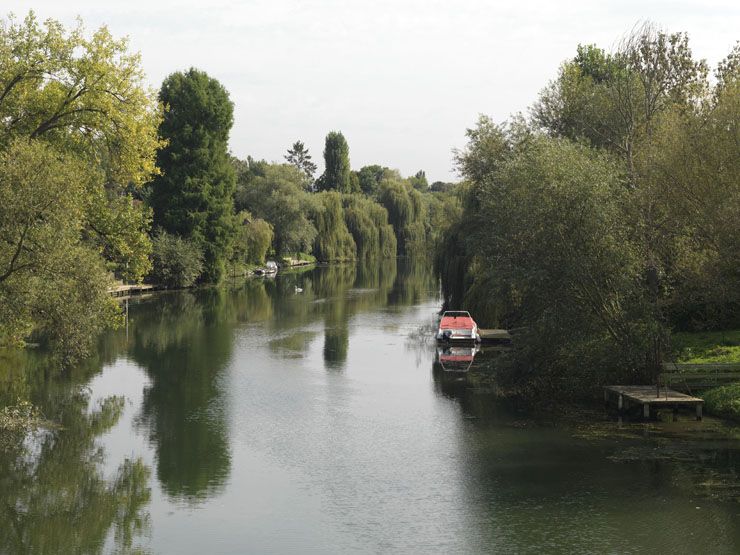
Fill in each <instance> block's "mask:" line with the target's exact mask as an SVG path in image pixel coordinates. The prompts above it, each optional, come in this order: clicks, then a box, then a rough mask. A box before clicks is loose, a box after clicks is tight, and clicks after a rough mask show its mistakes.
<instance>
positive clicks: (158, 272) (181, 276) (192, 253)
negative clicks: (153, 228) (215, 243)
mask: <svg viewBox="0 0 740 555" xmlns="http://www.w3.org/2000/svg"><path fill="white" fill-rule="evenodd" d="M153 243H154V249H153V251H152V259H153V264H152V266H153V268H152V273H151V279H152V280H153V281H154V282H155V283H157V284H159V285H164V286H165V287H190V286H191V285H193V284H194V283H195V281H196V280H197V279H198V276H200V274H201V273H202V272H203V252H202V251H201V250H200V249H199V248H198V246H197V245H196V244H194V243H193V242H192V241H191V240H189V239H183V238H182V237H178V236H177V235H171V234H169V233H167V232H166V231H162V230H160V231H159V232H157V234H156V235H155V236H154V241H153Z"/></svg>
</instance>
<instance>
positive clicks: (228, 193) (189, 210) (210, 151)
mask: <svg viewBox="0 0 740 555" xmlns="http://www.w3.org/2000/svg"><path fill="white" fill-rule="evenodd" d="M159 99H160V101H161V102H162V103H163V104H164V105H165V107H166V108H167V110H166V111H165V116H164V120H163V121H162V123H161V125H160V127H159V133H160V136H161V137H162V139H163V140H165V141H167V145H166V146H165V147H163V148H162V149H160V150H159V152H158V154H157V163H158V164H159V167H160V168H162V170H163V175H160V176H158V177H157V178H156V179H155V180H154V182H153V183H152V194H151V198H150V202H151V205H152V208H154V225H155V226H159V227H162V228H164V229H165V230H167V231H168V232H170V233H176V234H178V235H180V236H183V237H186V238H189V239H193V240H194V241H195V242H196V243H197V244H199V245H200V247H201V248H202V250H203V252H204V264H205V266H204V275H203V280H204V281H209V282H214V281H218V280H219V279H220V278H221V276H222V275H223V274H224V271H225V264H226V260H227V256H228V253H229V249H230V246H231V241H232V239H233V233H234V221H233V215H234V214H233V212H234V210H233V200H232V197H233V194H234V188H235V186H236V179H235V175H234V168H233V166H232V164H231V162H230V159H229V151H228V146H229V144H228V143H229V131H230V130H231V126H232V124H233V122H234V104H233V103H232V102H231V100H230V99H229V93H228V92H227V91H226V89H225V88H224V87H223V85H221V83H219V82H218V81H217V80H216V79H213V78H212V77H209V76H208V75H207V74H206V73H205V72H203V71H199V70H197V69H194V68H191V69H189V70H188V71H186V72H184V73H183V72H177V73H173V74H172V75H170V76H169V77H167V78H166V79H165V80H164V83H163V84H162V89H161V90H160V93H159Z"/></svg>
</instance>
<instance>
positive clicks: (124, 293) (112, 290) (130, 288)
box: [108, 283, 155, 297]
mask: <svg viewBox="0 0 740 555" xmlns="http://www.w3.org/2000/svg"><path fill="white" fill-rule="evenodd" d="M153 289H155V287H154V285H145V284H143V283H141V284H138V285H116V286H115V287H109V288H108V294H109V295H112V296H114V297H130V296H132V295H136V294H140V293H143V292H144V291H151V290H153Z"/></svg>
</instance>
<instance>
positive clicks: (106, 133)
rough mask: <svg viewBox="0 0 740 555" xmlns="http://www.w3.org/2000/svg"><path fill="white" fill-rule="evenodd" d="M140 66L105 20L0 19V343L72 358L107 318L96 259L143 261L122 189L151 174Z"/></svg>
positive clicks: (151, 142)
mask: <svg viewBox="0 0 740 555" xmlns="http://www.w3.org/2000/svg"><path fill="white" fill-rule="evenodd" d="M140 65H141V64H140V59H139V56H138V55H132V54H129V53H128V52H127V43H126V41H125V40H115V39H113V38H112V37H111V35H110V33H109V32H108V30H107V29H106V28H105V27H103V28H101V29H99V30H98V31H96V32H95V33H93V34H92V36H91V37H90V38H86V37H85V35H84V33H83V30H82V27H81V24H80V25H79V26H78V27H77V28H75V29H73V30H72V31H70V32H67V31H66V30H65V29H64V27H63V26H62V25H61V24H60V23H58V22H56V21H53V20H48V21H46V22H45V23H44V25H43V26H42V25H40V24H39V23H38V21H37V20H36V17H35V16H34V15H33V13H32V12H31V13H29V15H28V16H27V17H26V18H25V20H24V21H23V22H18V21H16V20H15V19H14V18H13V17H12V16H11V17H10V18H8V19H7V20H6V21H3V22H1V23H0V121H2V122H3V125H2V133H0V165H1V167H0V175H1V176H2V177H0V181H2V184H0V189H3V192H2V193H0V194H1V195H2V196H3V202H2V207H0V210H2V211H3V214H2V217H1V218H0V227H2V228H3V230H2V235H0V236H1V237H2V240H1V241H0V266H2V269H0V274H2V275H3V276H4V278H3V279H2V284H0V307H2V308H0V329H2V330H3V331H2V332H0V336H2V337H0V342H2V343H7V342H11V343H18V342H20V341H22V340H23V339H24V338H26V337H27V336H28V334H29V333H31V332H35V333H37V334H41V335H43V336H44V337H45V339H47V340H49V342H50V343H51V344H52V345H54V347H55V348H56V349H57V351H58V352H59V353H60V354H62V355H63V359H64V360H65V361H66V362H72V361H73V360H74V359H76V358H77V357H79V356H82V355H84V354H85V353H86V352H87V349H88V347H89V344H90V340H91V338H92V337H93V336H94V335H95V333H96V332H97V331H98V330H100V329H102V328H103V327H104V326H106V325H111V324H114V323H115V322H116V321H117V319H116V317H115V315H116V307H115V305H114V304H113V303H112V301H111V300H110V299H109V298H108V297H107V295H106V287H107V285H108V283H109V282H110V277H108V276H106V273H105V270H106V266H107V269H109V270H112V271H113V272H115V273H116V274H117V275H118V276H119V277H122V278H125V279H132V280H137V279H141V277H143V275H144V274H145V273H146V272H147V271H148V270H149V264H150V263H149V259H148V255H149V252H150V251H151V242H150V240H149V238H148V236H147V233H146V232H147V230H148V227H149V221H150V216H149V212H148V210H147V209H146V208H145V207H144V206H142V205H141V203H137V202H135V201H134V199H133V198H132V195H131V190H132V189H136V188H137V187H138V186H140V185H141V184H142V183H144V182H146V181H148V180H149V179H150V178H151V176H152V175H153V174H155V173H156V172H157V169H156V166H155V164H154V159H155V151H156V148H157V147H158V146H159V145H160V141H159V139H158V138H157V133H156V129H157V125H158V123H159V120H160V110H159V108H158V105H157V102H156V98H155V96H154V94H153V93H152V92H151V91H149V90H148V89H147V88H146V87H145V86H144V75H143V71H142V70H141V67H140ZM81 284H84V286H82V287H81V286H80V285H81Z"/></svg>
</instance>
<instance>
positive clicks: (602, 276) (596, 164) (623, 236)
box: [439, 122, 655, 391]
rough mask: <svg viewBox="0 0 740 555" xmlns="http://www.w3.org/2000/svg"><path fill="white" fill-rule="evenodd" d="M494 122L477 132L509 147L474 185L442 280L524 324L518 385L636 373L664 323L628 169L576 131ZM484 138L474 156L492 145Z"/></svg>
mask: <svg viewBox="0 0 740 555" xmlns="http://www.w3.org/2000/svg"><path fill="white" fill-rule="evenodd" d="M484 125H486V123H485V122H484ZM489 131H490V130H478V132H476V133H475V134H474V136H476V137H480V138H481V140H482V142H483V143H484V145H491V144H492V143H491V142H490V140H489V137H490V136H491V135H493V136H495V137H500V138H502V139H503V140H502V141H501V145H502V147H501V148H495V149H491V150H489V152H491V151H493V152H500V153H501V154H500V155H499V156H498V157H497V158H496V159H489V160H486V161H485V162H486V166H487V167H488V168H489V169H488V170H486V172H484V173H482V174H480V175H487V177H485V178H483V179H481V180H480V181H477V182H476V183H475V184H474V186H473V187H471V188H470V189H469V190H468V193H467V198H466V201H465V209H464V212H463V214H462V218H461V219H460V220H459V224H458V225H456V226H453V227H452V228H451V229H450V231H449V232H448V233H447V236H446V238H445V241H443V243H442V248H443V249H444V251H443V253H442V257H441V260H442V263H440V264H439V266H441V270H442V277H443V282H447V283H449V282H450V281H451V280H459V282H461V283H463V284H464V285H465V288H464V291H463V294H462V295H458V296H457V297H456V298H455V300H456V301H457V302H460V303H461V307H464V308H466V309H468V310H471V311H472V312H473V313H474V314H475V315H476V318H477V319H478V321H479V323H481V324H482V325H496V326H504V327H523V328H525V329H526V331H525V332H523V333H522V335H521V336H518V338H517V349H516V351H515V352H514V356H513V365H512V368H514V369H515V372H514V373H513V374H512V375H511V376H512V380H513V382H514V383H515V385H516V386H518V387H520V388H523V389H528V388H531V387H534V388H535V389H537V388H547V387H553V384H554V383H557V384H558V385H557V387H569V388H570V389H573V390H581V391H583V388H584V387H585V388H588V387H593V386H595V385H597V384H599V383H600V382H601V381H602V380H604V379H606V378H608V379H617V378H619V377H621V378H622V379H634V376H633V377H630V376H632V374H633V373H635V372H638V371H639V370H640V369H641V368H644V364H645V361H646V360H647V358H648V354H649V349H648V345H647V344H646V341H645V338H646V337H648V336H649V333H647V331H648V330H650V329H652V327H653V326H655V323H654V322H653V321H652V319H651V317H650V313H649V311H648V310H647V308H646V306H645V302H644V298H643V294H642V291H641V288H640V285H641V282H640V272H641V266H640V263H639V262H640V259H639V249H638V247H637V245H636V244H635V243H634V241H633V240H632V239H631V237H630V229H629V227H628V226H627V225H625V218H624V198H625V195H626V194H627V189H625V188H624V187H623V185H622V183H621V180H620V171H619V167H618V166H617V165H616V164H614V163H613V162H612V161H611V160H609V159H608V158H607V157H605V156H602V155H600V154H598V153H596V152H593V151H591V150H589V149H588V148H585V147H581V146H577V145H574V144H572V143H569V142H568V141H564V140H553V139H547V138H544V137H531V136H527V137H526V138H524V139H522V138H521V137H517V136H516V135H511V134H509V133H507V132H506V130H504V129H500V130H499V131H497V132H495V133H490V132H489ZM479 147H480V145H475V144H472V145H471V146H470V148H469V149H468V150H467V151H466V152H467V153H468V154H467V155H469V156H473V157H477V156H479V155H480V152H481V151H485V150H486V149H481V148H479ZM463 156H465V155H463ZM470 162H471V164H470V167H473V168H476V169H477V168H481V167H483V165H481V164H479V163H478V162H477V161H476V160H471V161H470ZM460 251H462V254H460ZM448 255H449V256H450V260H449V263H446V256H448ZM448 287H449V285H448ZM445 292H446V296H447V297H448V299H447V300H448V301H450V300H451V297H452V296H450V295H448V290H446V291H445ZM452 308H457V306H452ZM596 369H598V371H596Z"/></svg>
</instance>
